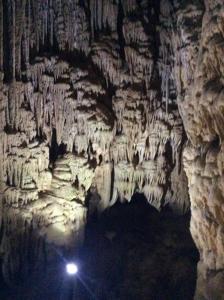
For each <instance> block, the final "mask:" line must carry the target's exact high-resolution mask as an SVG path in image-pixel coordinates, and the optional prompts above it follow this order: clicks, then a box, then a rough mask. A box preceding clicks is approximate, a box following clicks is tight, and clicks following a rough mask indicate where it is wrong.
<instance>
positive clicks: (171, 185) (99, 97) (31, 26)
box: [0, 0, 224, 300]
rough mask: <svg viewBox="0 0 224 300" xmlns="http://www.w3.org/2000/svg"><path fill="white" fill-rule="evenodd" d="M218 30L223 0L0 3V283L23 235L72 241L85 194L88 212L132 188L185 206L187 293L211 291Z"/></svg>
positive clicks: (222, 190)
mask: <svg viewBox="0 0 224 300" xmlns="http://www.w3.org/2000/svg"><path fill="white" fill-rule="evenodd" d="M223 35H224V2H223V0H210V1H209V0H204V1H202V0H197V1H196V0H195V1H191V2H190V3H189V1H184V0H182V1H181V0H174V1H171V0H170V1H169V0H161V1H156V0H155V1H144V0H141V1H137V0H125V1H118V0H116V1H114V0H113V1H112V0H107V1H106V0H91V1H85V0H84V1H78V0H73V1H65V0H48V1H47V0H44V1H43V0H35V1H34V0H23V1H19V0H6V1H4V0H0V207H1V213H0V220H1V221H2V222H1V223H2V227H1V232H2V234H1V236H2V238H1V240H0V247H1V248H0V249H1V253H3V255H2V257H3V270H4V276H5V278H6V279H8V281H10V280H11V278H12V277H13V276H14V274H16V272H17V271H18V270H19V269H20V265H21V264H25V262H24V261H23V260H21V257H22V254H21V250H19V249H21V247H20V241H21V239H23V243H24V249H27V248H28V247H29V245H30V244H29V243H30V239H29V236H30V229H32V232H35V235H36V241H35V243H36V244H35V245H36V246H34V248H35V251H36V252H37V253H39V254H38V255H40V256H41V255H42V254H41V253H42V252H43V251H42V249H43V247H42V246H41V245H42V243H43V244H44V243H50V244H53V245H56V246H59V247H65V248H68V249H70V248H72V247H73V245H75V246H78V245H79V243H80V242H82V238H83V229H84V227H85V222H86V212H87V208H86V204H85V198H86V195H87V194H88V192H89V191H90V190H91V191H94V192H93V193H92V194H94V196H93V199H92V204H91V205H92V206H91V209H93V210H94V209H97V210H98V211H99V212H101V211H103V210H104V209H105V208H107V207H109V206H111V205H112V204H114V203H115V202H116V201H117V200H118V199H119V201H130V199H131V196H132V195H133V194H134V193H135V192H136V191H138V192H141V193H144V195H145V197H146V198H147V200H148V202H149V203H151V204H152V205H153V206H154V207H156V208H157V209H161V208H162V207H163V206H165V205H166V204H169V206H170V207H171V208H172V209H173V210H174V211H176V212H178V213H184V212H186V211H188V210H189V208H190V201H191V211H192V220H191V232H192V235H193V238H194V240H195V242H196V244H197V247H198V249H199V251H200V259H201V260H200V264H199V268H198V272H199V273H198V275H199V277H198V288H197V293H196V299H212V300H213V299H222V295H223V293H224V291H223V290H222V289H223V288H222V286H224V285H223V283H224V279H223V278H224V273H223V269H224V229H223V228H224V227H223V226H224V204H223V197H224V186H223V168H224V167H223V155H224V154H223V145H222V141H223V136H224V129H223V124H224V115H223V107H224V105H223V104H222V102H223V99H222V98H223V97H224V94H223V84H224V81H223V74H224V63H223V57H222V54H223V45H224V36H223ZM185 132H186V134H185ZM184 148H185V150H184ZM183 150H184V151H183ZM183 153H184V159H182V157H183ZM183 165H184V167H183ZM184 169H185V170H184ZM185 171H186V174H187V177H188V183H187V177H186V174H185ZM188 188H189V192H188ZM188 195H190V201H189V196H188ZM90 202H91V200H90Z"/></svg>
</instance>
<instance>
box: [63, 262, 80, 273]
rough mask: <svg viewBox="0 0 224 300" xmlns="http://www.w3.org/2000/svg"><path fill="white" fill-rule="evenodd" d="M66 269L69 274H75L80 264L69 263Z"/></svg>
mask: <svg viewBox="0 0 224 300" xmlns="http://www.w3.org/2000/svg"><path fill="white" fill-rule="evenodd" d="M66 271H67V273H68V274H69V275H75V274H77V272H78V266H77V265H76V264H74V263H68V264H67V265H66Z"/></svg>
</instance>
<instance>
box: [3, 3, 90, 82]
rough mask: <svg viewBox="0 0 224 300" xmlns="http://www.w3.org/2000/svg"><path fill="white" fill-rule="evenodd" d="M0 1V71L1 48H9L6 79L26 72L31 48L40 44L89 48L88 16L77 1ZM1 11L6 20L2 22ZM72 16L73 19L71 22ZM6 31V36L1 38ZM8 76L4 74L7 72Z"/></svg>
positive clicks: (38, 47) (86, 50)
mask: <svg viewBox="0 0 224 300" xmlns="http://www.w3.org/2000/svg"><path fill="white" fill-rule="evenodd" d="M3 3H4V1H3V0H1V1H0V72H2V71H3V57H4V55H3V52H4V51H5V52H9V53H7V55H8V56H9V61H7V62H6V63H7V64H6V65H7V70H6V71H7V73H10V79H12V78H21V76H22V75H23V73H22V71H25V72H28V74H29V66H30V57H31V50H32V52H36V54H38V52H39V51H40V49H42V48H43V47H46V46H47V47H50V48H52V49H54V48H55V47H57V46H58V48H59V50H62V51H63V50H69V51H72V50H75V49H77V50H81V51H83V52H84V53H86V54H87V53H88V51H89V37H90V34H89V33H88V20H87V18H86V14H85V10H84V7H83V6H80V5H79V2H78V1H60V0H44V1H34V0H23V1H19V0H6V2H5V5H3ZM3 14H5V18H7V20H8V22H4V24H3ZM74 20H75V22H74ZM3 31H4V32H7V40H6V39H5V38H3ZM7 76H8V75H7Z"/></svg>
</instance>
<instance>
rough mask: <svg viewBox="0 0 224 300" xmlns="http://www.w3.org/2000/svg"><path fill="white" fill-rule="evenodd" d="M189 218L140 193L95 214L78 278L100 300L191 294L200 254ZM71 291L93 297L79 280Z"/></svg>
mask: <svg viewBox="0 0 224 300" xmlns="http://www.w3.org/2000/svg"><path fill="white" fill-rule="evenodd" d="M189 222H190V214H187V215H185V216H177V215H174V214H173V212H172V211H171V210H170V209H169V208H168V207H166V208H164V209H163V210H162V211H161V212H160V213H159V212H158V211H157V210H156V209H154V208H153V207H152V206H150V205H149V204H148V203H147V201H146V199H145V198H144V196H142V195H141V194H135V195H134V196H133V198H132V200H131V202H130V203H125V204H121V203H116V204H115V205H114V206H113V207H111V208H109V209H108V210H106V211H105V212H104V213H103V214H102V215H101V216H100V217H97V216H96V214H95V215H94V216H93V217H92V218H89V221H88V224H87V226H86V238H85V243H84V246H83V248H82V249H81V251H80V253H81V254H80V261H82V262H83V264H82V273H81V274H80V276H82V281H84V283H85V285H87V286H88V288H90V290H91V291H92V293H93V294H94V295H95V298H96V299H99V300H115V299H116V300H119V299H121V300H123V299H129V300H132V299H133V300H137V299H139V300H140V299H141V300H144V299H145V300H146V299H147V300H150V299H151V300H169V299H170V300H191V299H193V295H194V291H195V284H196V274H197V273H196V272H197V271H196V269H197V262H198V260H199V254H198V251H197V249H196V246H195V244H194V242H193V240H192V237H191V234H190V231H189ZM74 291H75V293H76V297H77V299H80V300H88V299H89V300H90V299H94V297H93V295H91V294H90V293H89V292H88V291H87V290H86V288H85V287H84V286H83V284H81V283H80V282H79V281H77V288H76V289H75V290H74ZM71 299H72V298H71Z"/></svg>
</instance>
